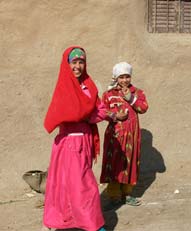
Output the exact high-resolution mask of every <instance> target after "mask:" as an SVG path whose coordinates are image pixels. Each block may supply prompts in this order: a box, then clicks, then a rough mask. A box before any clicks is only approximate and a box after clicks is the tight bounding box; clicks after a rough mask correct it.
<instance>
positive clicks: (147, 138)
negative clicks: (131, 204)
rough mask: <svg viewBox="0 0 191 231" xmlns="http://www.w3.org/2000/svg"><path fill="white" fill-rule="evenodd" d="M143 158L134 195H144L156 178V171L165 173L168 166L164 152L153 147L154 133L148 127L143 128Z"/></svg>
mask: <svg viewBox="0 0 191 231" xmlns="http://www.w3.org/2000/svg"><path fill="white" fill-rule="evenodd" d="M141 136H142V140H141V160H140V173H139V179H138V183H137V185H136V186H135V187H134V189H133V192H132V195H133V196H135V197H142V196H143V194H144V193H145V191H146V190H147V189H148V188H149V187H150V186H151V184H152V183H153V182H154V181H155V179H156V173H164V172H165V171H166V166H165V163H164V160H163V157H162V154H161V153H160V152H159V151H158V150H157V149H156V148H154V147H153V135H152V133H151V132H150V131H148V130H146V129H141Z"/></svg>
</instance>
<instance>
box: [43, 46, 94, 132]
mask: <svg viewBox="0 0 191 231" xmlns="http://www.w3.org/2000/svg"><path fill="white" fill-rule="evenodd" d="M76 47H78V46H74V47H69V48H68V49H66V51H65V52H64V54H63V59H62V62H61V66H60V73H59V76H58V81H57V84H56V87H55V90H54V94H53V97H52V100H51V103H50V106H49V108H48V112H47V114H46V117H45V121H44V127H45V128H46V130H47V131H48V132H49V133H50V132H52V131H53V130H54V129H55V128H56V127H57V126H58V125H59V124H60V123H62V122H79V121H81V120H83V119H85V118H87V117H88V115H89V114H90V113H91V112H92V110H93V109H94V108H95V105H96V100H97V94H98V91H97V88H96V86H95V84H94V83H93V81H92V80H91V78H90V76H89V75H88V74H87V72H86V67H85V71H84V74H83V76H82V78H83V81H84V84H85V85H86V86H87V87H88V90H89V91H90V94H91V98H89V97H88V96H87V95H85V94H84V93H83V92H82V89H81V87H80V84H79V82H78V80H77V78H76V77H75V76H74V75H73V73H72V70H71V68H70V65H69V63H68V55H69V53H70V52H71V50H72V49H74V48H76ZM79 48H80V47H79ZM81 49H82V48H81Z"/></svg>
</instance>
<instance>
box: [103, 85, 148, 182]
mask: <svg viewBox="0 0 191 231" xmlns="http://www.w3.org/2000/svg"><path fill="white" fill-rule="evenodd" d="M130 91H131V93H132V94H133V95H135V96H136V97H137V100H136V102H135V103H134V105H133V106H131V105H130V104H129V102H127V101H126V100H125V99H124V98H123V94H122V92H121V91H120V89H117V88H115V89H112V90H110V91H107V92H105V93H104V94H103V102H104V104H105V105H106V108H107V109H108V110H109V111H112V112H115V113H116V112H118V111H125V110H126V109H128V119H126V120H124V121H120V122H116V123H113V122H110V123H109V124H108V126H107V128H106V131H105V136H104V150H103V151H104V152H103V161H102V172H101V177H100V182H101V183H109V182H119V183H123V184H131V185H135V184H136V183H137V179H138V174H139V164H140V163H139V162H140V144H141V143H140V142H141V131H140V126H139V118H138V113H145V112H146V111H147V109H148V104H147V100H146V97H145V94H144V92H143V91H142V90H141V89H138V88H136V87H134V86H132V85H131V86H130Z"/></svg>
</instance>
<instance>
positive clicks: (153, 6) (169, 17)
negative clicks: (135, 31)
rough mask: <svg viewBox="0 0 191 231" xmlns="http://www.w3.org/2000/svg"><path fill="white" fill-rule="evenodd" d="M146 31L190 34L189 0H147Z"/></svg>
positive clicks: (190, 15)
mask: <svg viewBox="0 0 191 231" xmlns="http://www.w3.org/2000/svg"><path fill="white" fill-rule="evenodd" d="M148 31H149V32H151V33H169V32H170V33H176V32H179V33H191V0H148Z"/></svg>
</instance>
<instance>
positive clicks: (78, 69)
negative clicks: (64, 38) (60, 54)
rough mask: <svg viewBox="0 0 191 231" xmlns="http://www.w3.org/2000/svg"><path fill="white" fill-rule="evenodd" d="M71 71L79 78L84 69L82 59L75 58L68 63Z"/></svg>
mask: <svg viewBox="0 0 191 231" xmlns="http://www.w3.org/2000/svg"><path fill="white" fill-rule="evenodd" d="M70 67H71V69H72V72H73V74H74V76H75V77H76V78H79V77H80V76H81V75H82V74H83V72H84V69H85V61H84V60H82V59H75V60H73V61H72V62H71V63H70Z"/></svg>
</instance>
